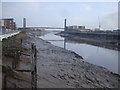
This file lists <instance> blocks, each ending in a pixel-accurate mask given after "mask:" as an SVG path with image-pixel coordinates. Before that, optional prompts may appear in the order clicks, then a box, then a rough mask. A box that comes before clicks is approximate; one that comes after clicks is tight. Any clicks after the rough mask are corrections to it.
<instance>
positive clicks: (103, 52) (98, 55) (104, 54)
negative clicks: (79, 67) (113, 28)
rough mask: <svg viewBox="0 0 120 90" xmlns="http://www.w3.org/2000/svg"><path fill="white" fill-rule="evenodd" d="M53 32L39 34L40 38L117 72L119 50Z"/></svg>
mask: <svg viewBox="0 0 120 90" xmlns="http://www.w3.org/2000/svg"><path fill="white" fill-rule="evenodd" d="M54 34H55V32H51V33H49V34H46V35H45V36H41V37H40V38H42V39H44V40H48V41H49V42H51V43H52V44H53V45H55V46H59V47H62V48H65V49H68V50H72V51H74V52H76V53H77V54H79V55H81V56H82V57H83V58H84V60H85V61H87V62H90V63H92V64H96V65H99V66H103V67H106V68H107V69H109V70H110V71H112V72H115V73H118V55H119V53H120V52H118V51H115V50H110V49H106V48H102V47H99V46H94V45H90V44H86V43H81V42H80V41H75V40H72V39H69V38H63V37H60V36H57V35H54Z"/></svg>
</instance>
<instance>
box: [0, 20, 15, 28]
mask: <svg viewBox="0 0 120 90" xmlns="http://www.w3.org/2000/svg"><path fill="white" fill-rule="evenodd" d="M0 27H1V28H4V29H10V30H16V23H15V22H14V19H13V18H6V19H0Z"/></svg>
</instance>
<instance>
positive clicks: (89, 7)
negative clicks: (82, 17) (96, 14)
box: [81, 4, 92, 11]
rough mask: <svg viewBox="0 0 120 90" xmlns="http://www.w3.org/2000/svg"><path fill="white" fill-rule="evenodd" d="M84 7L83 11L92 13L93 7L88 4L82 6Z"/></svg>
mask: <svg viewBox="0 0 120 90" xmlns="http://www.w3.org/2000/svg"><path fill="white" fill-rule="evenodd" d="M81 6H82V7H83V9H85V10H86V11H91V10H92V7H91V6H90V5H88V4H82V5H81Z"/></svg>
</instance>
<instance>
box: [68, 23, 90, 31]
mask: <svg viewBox="0 0 120 90" xmlns="http://www.w3.org/2000/svg"><path fill="white" fill-rule="evenodd" d="M67 31H82V32H84V31H85V32H87V31H91V30H90V29H86V28H85V26H77V25H74V26H67Z"/></svg>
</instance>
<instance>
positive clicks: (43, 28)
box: [18, 27, 64, 29]
mask: <svg viewBox="0 0 120 90" xmlns="http://www.w3.org/2000/svg"><path fill="white" fill-rule="evenodd" d="M18 29H64V28H61V27H25V28H24V27H20V28H18Z"/></svg>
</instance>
